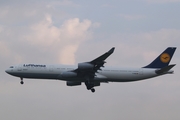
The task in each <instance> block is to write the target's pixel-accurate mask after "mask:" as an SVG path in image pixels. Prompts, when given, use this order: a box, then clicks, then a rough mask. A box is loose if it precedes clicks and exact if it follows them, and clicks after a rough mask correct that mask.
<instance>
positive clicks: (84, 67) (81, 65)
mask: <svg viewBox="0 0 180 120" xmlns="http://www.w3.org/2000/svg"><path fill="white" fill-rule="evenodd" d="M93 68H94V65H92V64H91V63H87V62H84V63H78V69H79V70H92V69H93Z"/></svg>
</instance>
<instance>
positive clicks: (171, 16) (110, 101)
mask: <svg viewBox="0 0 180 120" xmlns="http://www.w3.org/2000/svg"><path fill="white" fill-rule="evenodd" d="M179 6H180V0H111V1H107V0H98V1H97V0H96V1H94V0H91V1H84V0H29V1H25V0H0V64H1V68H0V75H1V78H0V97H1V99H0V119H2V120H18V119H19V120H23V119H24V120H49V119H51V120H59V119H64V120H84V119H85V120H92V119H99V120H109V119H111V120H125V119H126V120H153V119H154V120H169V119H172V120H179V119H180V114H179V111H180V92H179V91H180V81H179V78H180V74H179V73H178V72H179V69H180V67H179V63H180V62H179V61H180V52H179V46H180V23H179V21H180V12H179V11H180V7H179ZM112 47H115V48H116V49H115V51H114V53H113V54H112V55H111V56H110V57H109V58H108V59H107V60H106V61H107V63H106V64H105V66H116V67H143V66H145V65H147V64H149V63H150V62H151V61H152V60H153V59H155V58H156V57H157V56H158V55H159V54H160V53H161V52H162V51H164V49H166V48H167V47H177V50H176V52H175V54H174V57H173V59H172V60H171V63H172V64H177V65H176V66H175V67H174V68H173V70H174V71H175V73H174V74H173V75H164V76H160V77H157V78H152V79H148V80H143V81H138V82H128V83H108V84H105V83H104V84H101V86H100V87H96V92H95V93H91V92H90V91H87V90H86V87H85V86H84V85H81V86H77V87H67V86H66V83H65V82H64V81H59V80H35V79H24V82H25V84H24V85H20V79H19V78H16V77H13V76H10V75H8V74H6V73H5V72H4V71H5V70H6V69H7V68H9V66H11V65H16V64H21V63H37V64H39V63H40V64H75V65H77V64H78V63H80V62H87V61H91V60H93V59H95V58H96V57H98V56H100V55H101V54H103V53H105V52H106V51H108V50H109V49H111V48H112Z"/></svg>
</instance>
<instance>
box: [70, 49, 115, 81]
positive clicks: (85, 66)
mask: <svg viewBox="0 0 180 120" xmlns="http://www.w3.org/2000/svg"><path fill="white" fill-rule="evenodd" d="M114 49H115V48H114V47H113V48H111V49H110V50H109V51H108V52H106V53H104V54H103V55H101V56H99V57H98V58H96V59H94V60H92V61H90V62H84V63H79V64H78V68H77V69H76V70H74V71H73V72H76V73H78V76H79V77H86V78H87V77H88V78H89V79H91V78H94V76H95V73H96V72H97V71H98V70H101V69H100V68H101V67H104V66H103V65H104V63H106V62H105V59H106V58H108V57H109V56H110V55H111V54H112V53H113V52H114Z"/></svg>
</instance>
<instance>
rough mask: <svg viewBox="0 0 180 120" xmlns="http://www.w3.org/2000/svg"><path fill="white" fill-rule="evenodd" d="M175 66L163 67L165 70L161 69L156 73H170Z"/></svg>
mask: <svg viewBox="0 0 180 120" xmlns="http://www.w3.org/2000/svg"><path fill="white" fill-rule="evenodd" d="M175 65H176V64H173V65H169V66H166V67H163V68H161V69H159V70H156V73H157V74H163V73H166V72H168V71H169V70H170V69H171V68H173V67H174V66H175Z"/></svg>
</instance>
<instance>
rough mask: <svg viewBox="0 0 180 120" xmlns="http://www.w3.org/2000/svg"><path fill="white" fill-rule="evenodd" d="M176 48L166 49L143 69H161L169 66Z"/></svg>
mask: <svg viewBox="0 0 180 120" xmlns="http://www.w3.org/2000/svg"><path fill="white" fill-rule="evenodd" d="M175 50H176V47H168V48H167V49H166V50H165V51H164V52H162V53H161V54H160V55H159V56H158V57H157V58H156V59H155V60H154V61H153V62H151V63H150V64H149V65H147V66H145V67H143V68H163V67H166V66H168V65H169V62H170V61H171V58H172V57H173V54H174V52H175Z"/></svg>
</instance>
